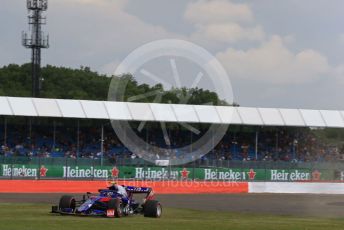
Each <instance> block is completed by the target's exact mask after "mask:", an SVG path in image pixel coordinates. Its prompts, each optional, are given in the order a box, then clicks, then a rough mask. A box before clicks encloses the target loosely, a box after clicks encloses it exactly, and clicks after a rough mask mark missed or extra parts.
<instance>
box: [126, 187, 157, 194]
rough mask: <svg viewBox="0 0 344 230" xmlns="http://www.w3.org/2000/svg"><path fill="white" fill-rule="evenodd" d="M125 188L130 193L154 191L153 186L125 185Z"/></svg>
mask: <svg viewBox="0 0 344 230" xmlns="http://www.w3.org/2000/svg"><path fill="white" fill-rule="evenodd" d="M123 187H125V190H126V191H127V192H130V193H144V194H149V193H151V192H152V190H153V189H152V188H149V187H136V186H123Z"/></svg>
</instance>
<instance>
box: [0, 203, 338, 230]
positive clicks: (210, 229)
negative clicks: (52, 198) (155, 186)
mask: <svg viewBox="0 0 344 230" xmlns="http://www.w3.org/2000/svg"><path fill="white" fill-rule="evenodd" d="M49 211H50V206H49V205H47V204H38V205H37V204H0V229H4V230H16V229H18V230H23V229H25V230H31V229H32V230H39V229H44V230H50V229H64V230H68V229H73V230H75V229H83V230H89V229H92V230H101V229H116V230H121V229H126V230H129V229H135V230H137V229H140V230H144V229H159V230H162V229H163V230H165V229H173V230H174V229H177V230H178V229H182V230H185V229H186V230H193V229H197V230H199V229H207V230H215V229H243V230H250V229H252V230H253V229H254V230H259V229H262V230H269V229H279V230H283V229H331V230H334V229H343V228H344V219H325V218H308V217H307V218H305V217H303V218H301V217H290V216H274V215H264V214H240V213H231V212H225V213H223V212H213V211H210V212H206V211H196V210H187V209H174V208H166V209H164V213H163V217H162V218H160V219H152V218H144V217H143V216H133V217H124V218H121V219H108V218H94V217H75V216H61V215H55V214H49V213H48V212H49Z"/></svg>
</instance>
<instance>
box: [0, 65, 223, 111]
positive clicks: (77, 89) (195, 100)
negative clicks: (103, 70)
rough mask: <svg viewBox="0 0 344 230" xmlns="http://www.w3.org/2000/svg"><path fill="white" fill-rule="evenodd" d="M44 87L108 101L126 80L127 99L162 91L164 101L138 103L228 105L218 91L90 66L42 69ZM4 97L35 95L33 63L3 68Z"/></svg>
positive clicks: (60, 94) (45, 93)
mask: <svg viewBox="0 0 344 230" xmlns="http://www.w3.org/2000/svg"><path fill="white" fill-rule="evenodd" d="M42 78H43V82H42V90H41V95H40V97H43V98H59V99H87V100H107V97H108V89H109V86H110V82H111V80H112V79H113V81H118V83H126V88H125V92H126V93H125V95H124V100H128V99H129V100H130V98H132V97H134V96H137V95H143V94H147V93H148V94H149V93H150V92H151V93H152V94H153V93H154V92H158V93H159V94H160V95H161V101H156V95H155V94H154V95H151V96H148V97H143V98H139V99H138V100H135V101H137V102H160V103H176V104H179V103H182V104H212V105H228V103H226V102H225V101H222V100H220V99H219V97H218V95H217V94H216V93H215V92H211V91H209V90H204V89H199V88H194V89H187V88H181V89H177V88H172V89H170V90H165V89H164V88H163V86H162V85H161V84H157V85H154V86H150V85H147V84H139V83H138V82H137V81H136V80H135V79H134V77H133V76H131V75H124V76H121V77H117V76H113V77H112V78H111V77H107V76H105V75H100V74H98V73H97V72H94V71H92V70H91V69H90V68H89V67H83V66H82V67H81V68H80V69H70V68H65V67H56V66H51V65H47V66H45V67H43V68H42ZM0 96H16V97H30V96H31V65H30V64H24V65H21V66H20V65H16V64H10V65H8V66H4V67H2V68H0Z"/></svg>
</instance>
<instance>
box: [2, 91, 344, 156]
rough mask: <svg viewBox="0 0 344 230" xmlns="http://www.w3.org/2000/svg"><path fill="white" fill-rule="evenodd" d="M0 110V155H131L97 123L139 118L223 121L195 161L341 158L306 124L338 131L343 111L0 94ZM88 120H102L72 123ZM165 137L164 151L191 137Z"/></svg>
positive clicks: (180, 133) (150, 134) (177, 133)
mask: <svg viewBox="0 0 344 230" xmlns="http://www.w3.org/2000/svg"><path fill="white" fill-rule="evenodd" d="M166 111H169V112H166ZM0 115H2V116H3V117H4V119H3V121H4V123H3V126H2V128H1V129H0V136H1V138H2V140H3V145H2V148H1V154H2V155H4V156H25V157H34V156H39V157H69V158H92V159H100V158H103V157H105V158H108V159H110V160H111V161H116V160H119V159H122V158H130V159H135V158H139V156H137V155H135V154H133V153H132V152H131V151H130V150H128V149H127V148H126V146H124V145H123V144H122V143H121V141H120V140H119V139H118V138H117V136H116V135H115V134H114V132H113V130H112V129H111V127H110V126H109V125H104V124H105V123H104V121H106V120H126V121H142V120H143V121H147V122H152V123H157V122H169V123H198V124H222V125H231V126H230V129H229V131H228V132H227V133H226V134H225V136H224V137H223V138H222V141H221V142H220V143H219V144H218V145H217V146H214V149H213V150H212V151H211V152H209V153H208V154H207V155H206V156H204V157H203V158H202V159H203V160H233V161H243V160H244V161H252V160H254V161H257V160H262V161H292V160H297V161H303V162H307V161H336V160H341V159H342V155H341V153H340V150H339V149H338V147H335V146H326V145H325V144H323V143H320V142H319V141H317V139H316V137H314V135H312V134H310V133H309V132H308V130H309V129H308V128H310V127H317V128H343V127H344V111H328V110H304V109H274V108H247V107H230V106H227V107H225V106H200V105H177V104H154V103H131V102H113V101H87V100H63V99H41V98H18V97H0ZM13 117H27V118H28V120H27V123H28V124H29V125H27V124H26V123H25V124H21V125H19V124H15V123H13V124H8V122H7V120H8V119H9V118H13ZM47 118H49V119H50V120H49V121H48V123H45V124H40V123H38V124H32V122H31V119H38V120H39V119H47ZM70 119H73V124H74V125H69V126H58V125H56V122H55V120H63V121H66V120H70ZM91 120H95V121H97V120H98V121H102V122H100V123H96V124H95V125H92V124H91V125H84V126H81V127H80V121H81V122H82V121H91ZM52 121H53V122H52ZM243 127H246V131H245V130H244V129H243ZM274 127H278V128H274ZM296 127H297V129H296ZM148 129H149V128H146V129H145V130H144V131H143V132H142V133H143V139H145V140H146V141H148V142H151V143H153V144H155V145H158V146H163V145H164V140H163V138H162V137H161V136H159V135H154V134H156V133H158V132H159V130H158V129H157V128H156V127H151V128H150V129H149V130H148ZM24 130H26V131H24ZM23 131H24V132H23ZM102 135H103V137H102ZM169 135H171V140H173V142H172V143H171V146H170V147H171V148H176V147H179V146H182V145H187V144H188V142H190V143H191V142H192V139H196V138H197V135H194V134H192V133H191V134H190V132H188V131H186V130H173V129H172V130H169ZM101 140H103V141H101ZM143 148H144V146H143ZM155 154H162V153H155Z"/></svg>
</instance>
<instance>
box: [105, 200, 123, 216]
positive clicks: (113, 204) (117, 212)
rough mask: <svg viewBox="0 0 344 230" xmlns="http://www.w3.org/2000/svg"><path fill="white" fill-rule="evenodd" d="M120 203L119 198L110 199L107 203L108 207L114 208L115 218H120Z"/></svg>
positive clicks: (121, 213)
mask: <svg viewBox="0 0 344 230" xmlns="http://www.w3.org/2000/svg"><path fill="white" fill-rule="evenodd" d="M121 204H122V201H121V199H111V200H110V201H109V204H108V209H113V210H115V217H117V218H120V217H122V215H123V212H122V207H121Z"/></svg>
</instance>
